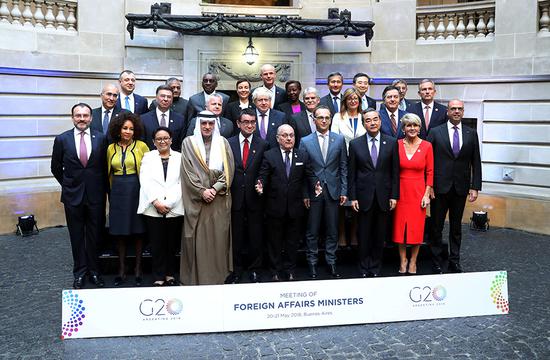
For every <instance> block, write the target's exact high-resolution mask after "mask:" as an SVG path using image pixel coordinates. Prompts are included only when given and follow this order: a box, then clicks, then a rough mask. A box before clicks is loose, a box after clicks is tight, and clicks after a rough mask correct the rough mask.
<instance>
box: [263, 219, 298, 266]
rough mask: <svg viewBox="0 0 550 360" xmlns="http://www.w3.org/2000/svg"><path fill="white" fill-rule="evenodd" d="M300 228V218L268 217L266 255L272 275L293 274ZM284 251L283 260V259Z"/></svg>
mask: <svg viewBox="0 0 550 360" xmlns="http://www.w3.org/2000/svg"><path fill="white" fill-rule="evenodd" d="M301 228H302V218H301V217H298V218H292V217H290V216H288V214H286V215H285V216H283V217H280V218H279V217H268V219H267V231H268V235H267V239H268V243H267V253H268V256H269V268H270V270H271V273H272V274H277V273H278V272H280V271H282V270H285V271H287V272H293V271H294V269H295V268H296V253H297V252H298V242H299V241H300V234H301ZM283 251H284V258H283Z"/></svg>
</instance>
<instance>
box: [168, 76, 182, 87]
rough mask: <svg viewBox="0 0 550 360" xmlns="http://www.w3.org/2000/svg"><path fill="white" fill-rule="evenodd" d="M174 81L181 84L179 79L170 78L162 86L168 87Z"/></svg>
mask: <svg viewBox="0 0 550 360" xmlns="http://www.w3.org/2000/svg"><path fill="white" fill-rule="evenodd" d="M174 81H177V82H181V80H180V79H178V78H175V77H171V78H168V79H167V80H166V82H165V83H164V84H165V85H170V84H171V83H173V82H174Z"/></svg>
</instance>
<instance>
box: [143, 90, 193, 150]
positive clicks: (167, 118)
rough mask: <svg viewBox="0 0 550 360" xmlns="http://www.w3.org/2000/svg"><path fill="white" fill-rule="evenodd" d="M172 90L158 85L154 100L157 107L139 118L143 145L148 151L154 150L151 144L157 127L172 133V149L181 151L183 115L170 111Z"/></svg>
mask: <svg viewBox="0 0 550 360" xmlns="http://www.w3.org/2000/svg"><path fill="white" fill-rule="evenodd" d="M172 94H173V93H172V88H170V87H169V86H168V85H160V86H159V87H157V91H156V97H155V100H156V102H157V107H156V108H155V109H154V110H151V111H149V112H148V113H146V114H143V115H142V116H141V122H142V123H143V130H144V131H143V134H144V139H143V141H145V143H146V144H147V146H149V149H151V150H153V149H156V147H155V144H154V142H153V133H154V132H155V130H157V129H158V128H159V126H165V127H167V128H169V129H170V131H171V132H172V149H173V150H176V151H178V152H179V151H180V150H181V142H182V141H183V138H184V132H183V131H184V126H185V119H184V117H183V115H181V114H179V113H177V112H175V111H172V110H171V108H170V107H171V105H172V99H173V95H172Z"/></svg>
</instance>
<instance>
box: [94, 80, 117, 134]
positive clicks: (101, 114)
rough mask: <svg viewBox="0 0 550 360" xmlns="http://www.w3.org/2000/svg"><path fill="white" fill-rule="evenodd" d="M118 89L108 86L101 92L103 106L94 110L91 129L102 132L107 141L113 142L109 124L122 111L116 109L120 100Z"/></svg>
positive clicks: (111, 85)
mask: <svg viewBox="0 0 550 360" xmlns="http://www.w3.org/2000/svg"><path fill="white" fill-rule="evenodd" d="M118 93H119V92H118V88H117V87H116V86H115V85H113V84H107V85H105V86H104V87H103V90H101V106H100V107H98V108H95V109H93V110H92V123H91V125H90V128H91V129H93V130H97V131H99V132H102V133H103V134H104V135H105V136H107V141H108V142H109V143H111V142H112V139H111V138H110V136H109V131H108V130H109V124H110V123H111V119H112V118H113V116H115V117H116V116H117V115H118V114H119V112H120V111H121V110H120V109H117V108H116V107H115V105H116V101H117V99H118Z"/></svg>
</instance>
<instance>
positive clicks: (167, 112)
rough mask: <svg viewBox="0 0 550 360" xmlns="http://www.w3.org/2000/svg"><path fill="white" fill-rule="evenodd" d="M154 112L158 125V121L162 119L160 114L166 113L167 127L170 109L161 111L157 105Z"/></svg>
mask: <svg viewBox="0 0 550 360" xmlns="http://www.w3.org/2000/svg"><path fill="white" fill-rule="evenodd" d="M156 112H157V120H158V122H159V126H160V122H161V121H162V114H165V115H166V117H165V118H166V127H168V126H169V125H170V110H169V109H168V110H166V112H164V113H163V112H162V111H160V110H159V107H158V106H157V109H156Z"/></svg>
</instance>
